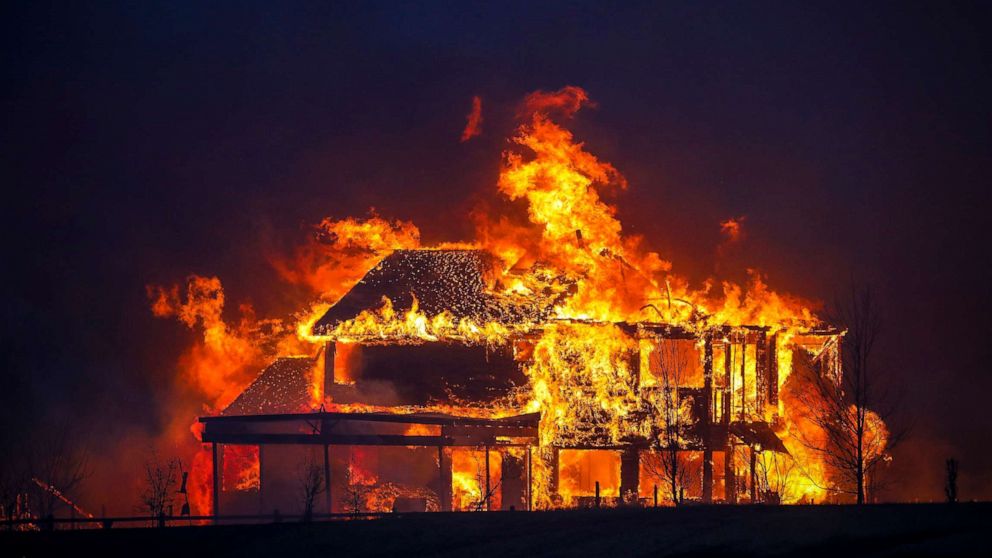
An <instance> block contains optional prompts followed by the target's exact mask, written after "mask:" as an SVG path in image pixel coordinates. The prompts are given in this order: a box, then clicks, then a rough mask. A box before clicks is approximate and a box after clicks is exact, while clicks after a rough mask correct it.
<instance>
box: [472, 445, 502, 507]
mask: <svg viewBox="0 0 992 558" xmlns="http://www.w3.org/2000/svg"><path fill="white" fill-rule="evenodd" d="M480 453H481V456H480ZM484 456H485V449H484V448H483V449H482V450H480V451H478V452H477V453H473V454H472V459H473V460H474V461H475V482H476V484H478V485H479V498H478V499H476V500H475V501H474V502H472V509H473V510H475V511H483V510H486V509H487V508H488V506H489V502H490V501H491V499H492V497H493V495H494V494H496V492H497V491H498V490H499V487H500V481H496V482H487V479H486V474H487V473H488V472H489V471H487V470H486V463H485V457H484Z"/></svg>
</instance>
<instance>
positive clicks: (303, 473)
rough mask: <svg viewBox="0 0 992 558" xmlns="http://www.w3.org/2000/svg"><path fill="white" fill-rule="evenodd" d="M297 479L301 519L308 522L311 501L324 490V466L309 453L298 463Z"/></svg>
mask: <svg viewBox="0 0 992 558" xmlns="http://www.w3.org/2000/svg"><path fill="white" fill-rule="evenodd" d="M299 481H300V497H301V499H302V500H303V521H306V522H309V521H311V520H312V519H313V502H314V500H315V499H316V498H317V495H318V494H320V493H321V492H323V491H324V468H323V466H322V465H321V464H320V463H318V462H317V460H316V459H314V458H313V456H312V455H311V454H309V453H308V454H307V456H306V457H305V458H304V460H303V463H302V464H301V465H300V474H299Z"/></svg>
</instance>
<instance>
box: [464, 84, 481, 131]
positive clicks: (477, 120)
mask: <svg viewBox="0 0 992 558" xmlns="http://www.w3.org/2000/svg"><path fill="white" fill-rule="evenodd" d="M465 119H466V122H465V129H464V130H462V141H463V142H466V141H468V140H470V139H472V138H474V137H475V136H477V135H479V134H481V133H482V97H479V96H478V95H476V96H474V97H472V110H471V111H470V112H469V113H468V115H467V116H466V117H465Z"/></svg>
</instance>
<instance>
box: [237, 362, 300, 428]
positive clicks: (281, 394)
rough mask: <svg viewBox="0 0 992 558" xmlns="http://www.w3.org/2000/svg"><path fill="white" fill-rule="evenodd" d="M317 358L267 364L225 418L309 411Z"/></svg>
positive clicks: (239, 396)
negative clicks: (315, 359)
mask: <svg viewBox="0 0 992 558" xmlns="http://www.w3.org/2000/svg"><path fill="white" fill-rule="evenodd" d="M314 364H315V363H314V359H312V358H310V357H281V358H278V359H276V360H275V362H273V363H272V364H270V365H268V366H267V367H266V368H265V369H264V370H262V372H261V373H260V374H259V375H258V377H257V378H255V381H253V382H252V383H251V385H249V386H248V387H247V388H245V390H244V391H243V392H241V394H240V395H238V397H237V399H235V400H234V401H233V402H231V404H230V405H228V406H227V407H226V408H225V409H224V410H223V411H221V413H220V414H221V415H222V416H235V415H261V414H273V413H296V412H300V411H305V410H309V409H310V403H311V400H312V399H313V398H312V396H311V387H312V385H313V368H314Z"/></svg>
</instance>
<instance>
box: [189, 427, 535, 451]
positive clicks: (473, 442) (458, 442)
mask: <svg viewBox="0 0 992 558" xmlns="http://www.w3.org/2000/svg"><path fill="white" fill-rule="evenodd" d="M203 441H204V442H212V443H223V444H233V445H250V446H254V445H261V444H298V445H330V446H464V447H475V446H480V445H486V444H488V445H493V446H528V445H536V444H537V437H536V436H535V437H518V438H514V439H507V440H497V439H496V437H495V436H486V437H480V436H459V437H453V436H405V435H398V434H397V435H394V434H319V433H318V434H245V433H214V432H209V431H205V432H204V433H203Z"/></svg>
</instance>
